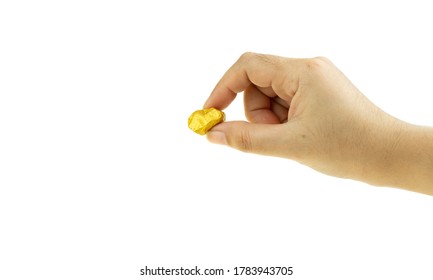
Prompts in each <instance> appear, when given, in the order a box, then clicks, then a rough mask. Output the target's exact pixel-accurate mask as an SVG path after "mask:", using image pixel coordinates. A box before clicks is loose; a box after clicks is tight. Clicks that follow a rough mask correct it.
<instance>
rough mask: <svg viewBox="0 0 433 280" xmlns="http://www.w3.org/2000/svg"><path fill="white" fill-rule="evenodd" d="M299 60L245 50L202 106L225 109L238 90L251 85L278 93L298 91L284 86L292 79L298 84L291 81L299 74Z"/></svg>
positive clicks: (240, 90) (290, 82)
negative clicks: (246, 51) (271, 89)
mask: <svg viewBox="0 0 433 280" xmlns="http://www.w3.org/2000/svg"><path fill="white" fill-rule="evenodd" d="M296 61H297V60H296V59H288V58H282V57H278V56H273V55H265V54H256V53H249V52H248V53H244V54H243V55H242V56H241V57H240V58H239V59H238V60H237V61H236V63H235V64H233V66H232V67H230V68H229V70H227V72H226V73H225V74H224V76H223V77H222V78H221V80H220V81H219V82H218V84H217V85H216V86H215V88H214V90H213V91H212V93H211V95H210V96H209V98H208V99H207V101H206V102H205V104H204V106H203V107H204V108H210V107H214V108H217V109H220V110H223V109H225V108H227V106H229V105H230V103H231V102H232V101H233V100H234V99H235V98H236V95H237V93H238V92H242V91H244V90H245V89H246V88H247V87H248V86H249V85H251V84H254V85H256V86H258V87H272V88H273V90H274V92H276V93H277V94H279V93H280V94H281V93H282V92H284V91H287V90H290V91H292V90H294V92H295V91H296V90H295V89H294V88H292V87H291V88H292V89H290V88H285V87H284V85H285V84H286V83H287V82H289V84H292V85H293V84H295V85H296V86H297V82H296V83H292V81H294V80H297V77H298V75H297V74H298V71H297V69H296V68H297V67H296V64H297V63H295V62H296ZM286 86H287V85H286Z"/></svg>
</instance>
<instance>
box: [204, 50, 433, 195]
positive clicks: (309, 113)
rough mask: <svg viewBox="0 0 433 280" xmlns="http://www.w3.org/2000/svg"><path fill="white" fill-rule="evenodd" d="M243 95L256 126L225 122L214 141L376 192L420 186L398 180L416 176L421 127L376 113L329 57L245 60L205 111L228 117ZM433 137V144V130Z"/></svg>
mask: <svg viewBox="0 0 433 280" xmlns="http://www.w3.org/2000/svg"><path fill="white" fill-rule="evenodd" d="M242 91H244V105H245V115H246V117H247V119H248V121H249V122H242V121H231V122H225V123H221V124H219V125H217V126H215V127H214V128H213V129H212V130H211V131H210V132H209V133H208V134H207V137H208V140H209V141H211V142H214V143H218V144H225V145H228V146H230V147H233V148H236V149H239V150H241V151H244V152H252V153H258V154H263V155H270V156H278V157H284V158H288V159H293V160H296V161H298V162H300V163H302V164H305V165H308V166H310V167H312V168H314V169H316V170H318V171H320V172H323V173H326V174H329V175H333V176H338V177H343V178H352V179H357V180H361V181H364V182H367V183H370V184H374V185H388V186H398V187H406V188H408V187H409V185H411V184H417V183H416V182H415V183H414V182H412V183H410V182H408V181H410V180H409V179H410V178H402V175H401V174H399V173H402V171H408V170H413V169H414V166H410V164H411V163H413V162H412V161H409V160H408V159H409V158H410V159H414V157H416V155H417V154H418V153H417V152H416V151H414V150H413V149H412V151H408V150H410V149H408V147H407V145H406V144H407V142H408V141H409V142H410V140H411V139H412V140H413V138H414V137H415V138H416V137H417V135H418V136H420V135H419V133H418V134H416V133H412V132H413V131H415V130H416V129H415V128H414V126H411V125H409V124H406V123H404V122H402V121H400V120H398V119H395V118H393V117H392V116H390V115H388V114H386V113H385V112H383V111H382V110H380V109H379V108H378V107H376V106H375V105H374V104H373V103H371V102H370V101H369V100H368V99H367V98H366V97H365V96H364V95H363V94H362V93H361V92H360V91H359V90H358V89H357V88H356V87H355V86H354V85H353V84H352V83H351V82H350V81H349V80H348V79H347V78H346V77H345V76H344V74H343V73H341V72H340V71H339V70H338V69H337V68H336V67H335V66H334V65H333V64H332V63H331V62H330V61H329V60H327V59H326V58H321V57H320V58H311V59H290V58H283V57H278V56H272V55H263V54H254V53H245V54H243V55H242V56H241V57H240V58H239V60H238V61H237V62H236V63H235V64H234V65H233V66H232V67H231V68H230V69H229V70H228V71H227V72H226V73H225V75H224V76H223V77H222V79H221V80H220V81H219V83H218V84H217V85H216V87H215V89H214V90H213V92H212V93H211V95H210V97H209V98H208V100H207V101H206V103H205V105H204V108H210V107H215V108H217V109H220V110H223V109H225V108H226V107H227V106H229V105H230V103H231V102H232V101H233V100H234V98H235V97H236V95H237V93H238V92H242ZM416 131H418V132H419V129H418V130H416ZM429 137H430V138H429V139H431V140H433V133H431V131H429ZM431 142H432V143H433V141H431ZM430 148H431V149H432V150H431V151H432V152H433V147H432V146H430ZM402 149H403V150H402ZM429 160H432V158H427V159H426V161H427V162H428V161H429ZM432 162H433V161H431V162H430V165H429V166H428V167H429V168H431V169H429V170H430V173H429V174H433V166H432ZM403 173H404V172H403ZM406 177H407V176H406ZM425 177H426V176H424V178H423V179H420V180H424V183H425V182H428V184H430V186H432V185H433V177H432V175H427V177H428V178H425ZM412 181H414V180H412ZM415 181H416V180H415ZM407 184H409V185H407ZM418 184H421V183H418ZM413 187H414V188H415V187H420V186H419V185H416V186H413ZM430 188H431V187H430ZM429 191H432V190H431V189H429ZM423 192H426V191H423Z"/></svg>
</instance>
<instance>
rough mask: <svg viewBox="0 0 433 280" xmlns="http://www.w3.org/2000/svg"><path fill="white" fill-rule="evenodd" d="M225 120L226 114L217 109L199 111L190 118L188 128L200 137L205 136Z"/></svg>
mask: <svg viewBox="0 0 433 280" xmlns="http://www.w3.org/2000/svg"><path fill="white" fill-rule="evenodd" d="M224 119H225V114H224V112H223V111H220V110H218V109H215V108H209V109H203V110H197V111H195V112H194V113H192V114H191V116H190V117H189V118H188V127H189V128H190V129H191V130H192V131H194V132H195V133H198V134H200V135H205V134H206V133H207V132H208V131H209V130H210V129H211V128H212V127H214V126H216V125H217V124H219V123H220V122H223V121H224Z"/></svg>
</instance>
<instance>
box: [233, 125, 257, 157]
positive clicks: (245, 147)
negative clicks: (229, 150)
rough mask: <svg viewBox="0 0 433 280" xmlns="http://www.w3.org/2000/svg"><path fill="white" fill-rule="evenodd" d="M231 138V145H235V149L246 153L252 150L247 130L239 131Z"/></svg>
mask: <svg viewBox="0 0 433 280" xmlns="http://www.w3.org/2000/svg"><path fill="white" fill-rule="evenodd" d="M233 140H234V143H233V146H235V148H236V149H238V150H240V151H242V152H246V153H250V152H252V150H253V146H252V141H251V136H250V133H249V132H248V131H245V130H243V131H240V132H239V133H238V134H237V136H236V137H235V138H234V139H233Z"/></svg>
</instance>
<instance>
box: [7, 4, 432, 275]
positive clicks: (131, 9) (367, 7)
mask: <svg viewBox="0 0 433 280" xmlns="http://www.w3.org/2000/svg"><path fill="white" fill-rule="evenodd" d="M383 2H387V3H389V4H385V3H383ZM421 3H425V4H421ZM430 7H431V5H430V4H429V2H428V1H424V2H421V1H406V2H403V1H371V3H368V2H366V1H356V2H355V1H354V2H350V1H262V2H258V1H214V2H210V1H93V0H92V1H89V0H86V1H7V0H6V1H1V2H0V279H8V280H12V279H162V278H161V277H145V276H140V275H139V273H140V269H141V268H144V267H145V266H146V265H147V266H150V267H158V266H165V267H170V268H176V267H180V266H184V267H190V266H195V265H198V266H199V267H201V268H202V269H204V268H224V269H226V270H228V269H230V270H231V271H232V268H233V267H235V266H293V267H294V271H295V273H294V275H293V276H292V277H281V276H280V277H276V276H274V277H267V278H266V277H251V276H250V277H246V278H243V277H234V276H229V275H226V276H224V277H221V278H220V279H232V278H236V279H432V278H433V268H432V260H433V239H432V236H433V228H432V220H433V199H432V197H429V196H425V195H421V194H416V193H410V192H407V191H402V190H397V189H391V188H376V187H372V186H369V185H366V184H363V183H359V182H354V181H351V180H342V179H336V178H332V177H328V176H325V175H322V174H320V173H317V172H315V171H313V170H311V169H310V168H308V167H305V166H301V165H299V164H298V163H296V162H292V161H289V160H284V159H279V158H270V157H263V156H257V155H252V154H245V153H241V152H238V151H235V150H231V149H229V148H227V147H223V146H217V145H212V144H210V143H208V142H207V141H206V139H205V137H200V136H198V135H196V134H194V133H193V132H191V131H190V130H189V129H188V128H187V118H188V116H189V115H190V113H192V112H193V111H194V110H196V109H200V108H201V107H202V105H203V103H204V101H205V100H206V98H207V96H208V95H209V93H210V92H211V90H212V89H213V87H214V85H215V84H216V82H217V81H218V80H219V78H220V77H221V76H222V74H223V73H224V72H225V71H226V69H227V68H228V67H229V66H230V65H232V64H233V63H234V62H235V60H236V59H237V58H238V57H239V56H240V55H241V54H242V53H243V52H245V51H254V52H262V53H270V54H276V55H281V56H289V57H313V56H318V55H322V56H327V57H328V58H330V59H331V60H332V61H333V62H334V63H335V64H336V65H337V66H338V67H339V68H340V69H341V70H342V71H343V72H344V73H345V74H346V75H347V76H348V77H349V78H350V79H351V80H352V82H353V83H354V84H355V85H356V86H357V87H358V88H360V89H361V91H363V92H364V93H365V94H366V95H367V96H368V97H369V98H370V99H371V100H372V101H373V102H374V103H376V104H377V105H378V106H380V107H381V108H383V109H384V110H385V111H387V112H389V113H390V114H392V115H394V116H396V117H398V118H401V119H403V120H406V121H408V122H412V123H417V124H424V125H433V118H432V117H433V114H432V111H431V107H432V105H431V104H432V102H431V95H432V93H433V87H432V84H431V76H432V75H433V70H432V67H431V65H433V55H432V52H431V50H432V49H433V42H432V40H431V34H432V26H433V17H432V16H431V12H432V11H431V8H430ZM240 95H241V94H240ZM241 97H242V96H239V98H238V99H237V100H236V101H235V102H234V104H233V105H232V106H231V107H230V108H228V109H227V110H226V113H227V118H228V120H235V119H244V116H243V107H242V98H241ZM163 278H164V279H169V278H171V277H169V278H167V277H163ZM171 279H172V278H171ZM178 279H191V278H188V277H178ZM193 279H216V278H214V277H195V278H193Z"/></svg>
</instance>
